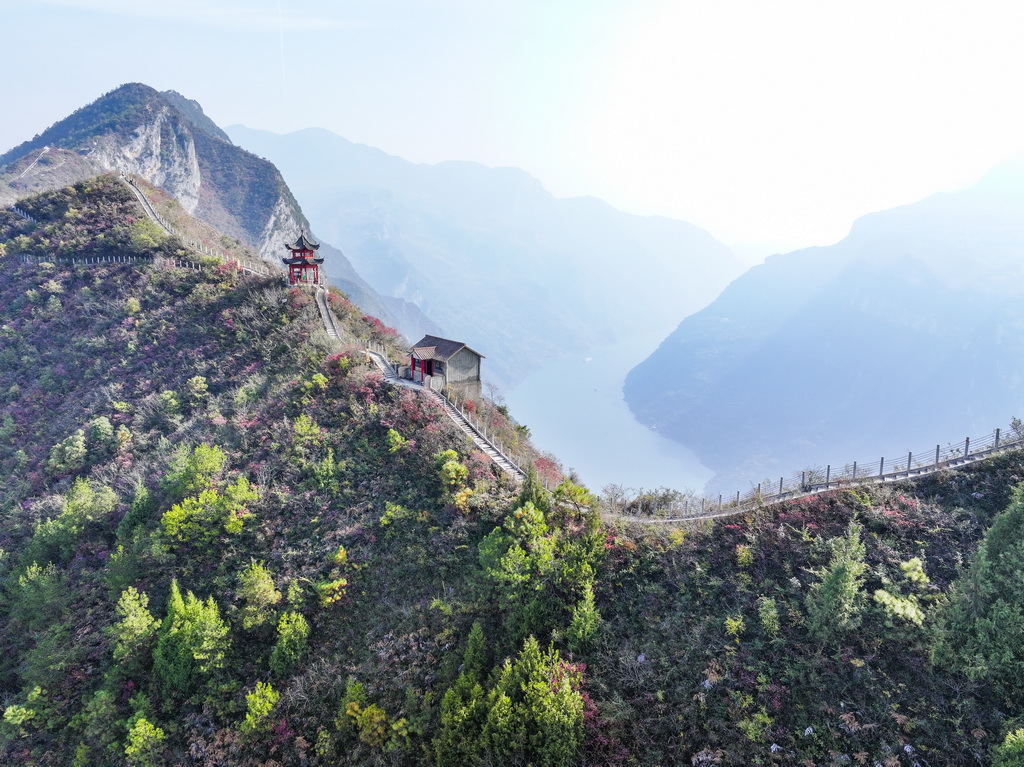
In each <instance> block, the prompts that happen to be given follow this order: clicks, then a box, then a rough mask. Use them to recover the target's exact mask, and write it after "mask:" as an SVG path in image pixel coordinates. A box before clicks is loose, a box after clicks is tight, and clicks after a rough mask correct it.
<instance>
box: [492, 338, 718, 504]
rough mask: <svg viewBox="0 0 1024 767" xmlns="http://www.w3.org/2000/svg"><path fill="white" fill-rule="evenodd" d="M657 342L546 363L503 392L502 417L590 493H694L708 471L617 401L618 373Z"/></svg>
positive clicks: (619, 391)
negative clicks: (619, 489) (617, 488)
mask: <svg viewBox="0 0 1024 767" xmlns="http://www.w3.org/2000/svg"><path fill="white" fill-rule="evenodd" d="M657 343H658V341H657V340H651V341H649V342H647V343H638V342H637V341H636V339H633V340H630V341H629V342H623V343H619V344H615V345H610V346H603V347H601V348H599V349H596V350H594V351H591V352H586V353H583V354H576V355H573V356H569V357H562V358H559V359H554V360H551V361H549V362H548V363H547V364H545V365H544V367H542V368H541V369H540V370H538V371H536V372H535V373H533V374H531V375H530V376H529V377H528V378H526V379H525V380H524V381H523V382H522V383H520V384H519V385H518V386H517V387H516V388H515V389H514V390H513V391H512V392H511V393H509V394H507V395H505V401H506V402H507V404H508V407H509V412H510V413H511V415H512V416H513V417H514V418H515V419H516V420H517V421H518V422H519V423H522V424H525V425H526V426H528V427H529V429H530V434H531V436H532V440H533V444H534V445H535V446H536V447H537V448H538V449H539V450H541V451H547V452H551V453H553V454H554V455H555V456H556V457H557V458H558V459H559V460H560V461H561V463H562V465H563V467H564V468H565V469H566V470H568V469H574V470H575V471H576V473H577V474H578V475H579V478H580V479H581V480H582V482H583V483H584V484H585V485H587V487H589V488H590V489H591V490H592V491H594V492H598V493H599V492H601V490H602V488H604V487H605V486H606V485H610V484H616V485H621V486H623V487H625V488H632V489H641V488H644V489H648V490H651V489H655V488H659V487H669V488H673V489H676V490H687V489H690V490H696V491H699V490H700V489H701V488H703V486H704V484H705V483H706V482H707V481H708V480H709V479H711V476H712V474H713V472H712V471H711V470H710V469H708V468H707V467H705V466H703V465H702V464H701V462H700V461H699V460H698V459H697V457H696V456H695V455H694V454H693V452H691V451H690V450H689V449H687V448H686V447H684V446H683V445H680V444H679V443H678V442H674V441H672V440H670V439H667V438H666V437H662V436H661V435H660V434H658V433H657V432H656V431H653V430H651V429H649V428H647V427H646V426H644V425H643V424H641V423H639V422H638V421H636V420H635V419H634V418H633V415H632V413H631V412H630V410H629V407H628V406H627V405H626V401H625V400H624V399H623V396H622V382H623V380H624V379H625V377H626V374H627V373H628V372H629V371H630V369H631V368H633V367H634V366H636V365H637V364H638V363H640V362H641V361H642V360H643V359H645V358H646V357H647V356H649V355H650V354H651V352H652V351H653V350H654V349H655V347H656V346H657Z"/></svg>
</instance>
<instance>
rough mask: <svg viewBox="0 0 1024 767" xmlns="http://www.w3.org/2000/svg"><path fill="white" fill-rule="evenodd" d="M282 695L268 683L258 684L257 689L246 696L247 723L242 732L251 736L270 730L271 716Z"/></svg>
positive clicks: (243, 723) (242, 727) (243, 724)
mask: <svg viewBox="0 0 1024 767" xmlns="http://www.w3.org/2000/svg"><path fill="white" fill-rule="evenodd" d="M280 697H281V694H280V693H279V692H277V690H275V689H274V688H273V686H271V685H270V684H267V683H266V682H257V683H256V688H255V689H254V690H253V691H252V692H250V693H249V694H248V695H246V696H245V721H244V722H242V726H241V730H242V732H244V733H247V734H249V735H254V734H256V733H260V732H266V731H267V730H269V729H270V722H269V719H270V714H271V712H272V711H273V710H274V706H276V705H277V701H278V699H279V698H280Z"/></svg>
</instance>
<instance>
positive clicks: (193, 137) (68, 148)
mask: <svg viewBox="0 0 1024 767" xmlns="http://www.w3.org/2000/svg"><path fill="white" fill-rule="evenodd" d="M110 171H123V172H125V173H132V174H135V175H137V176H140V177H141V178H143V179H145V180H146V181H148V182H149V183H151V184H153V185H155V186H158V187H161V188H162V189H164V190H165V191H166V192H168V193H169V194H171V195H172V196H174V197H175V198H176V199H177V200H178V201H179V202H180V203H181V205H182V207H184V208H185V210H186V211H187V212H189V213H191V214H194V215H195V216H197V217H198V218H200V219H202V220H204V221H206V222H207V223H209V224H211V225H212V226H214V227H215V228H216V229H218V230H220V231H221V232H223V233H225V234H227V235H228V236H230V237H233V238H236V239H238V240H239V241H240V242H242V243H244V244H246V245H248V246H250V247H252V248H253V249H254V250H256V251H257V252H258V253H259V254H260V255H262V256H263V257H264V258H267V259H269V260H270V261H272V262H275V263H279V262H278V258H279V257H280V256H281V255H282V253H283V252H284V249H283V246H284V243H285V241H291V240H292V239H294V237H295V236H296V235H297V234H298V233H299V230H300V229H305V230H306V231H309V228H310V227H309V221H308V219H307V218H306V216H305V215H304V214H303V212H302V209H301V208H300V207H299V205H298V203H297V202H296V201H295V198H294V197H293V196H292V193H291V191H290V190H289V188H288V185H287V184H286V183H285V181H284V179H283V178H282V177H281V174H280V172H279V171H278V170H277V168H275V167H274V165H273V164H272V163H270V162H268V161H267V160H264V159H261V158H259V157H257V156H256V155H254V154H251V153H250V152H247V151H245V150H243V149H241V148H239V147H237V146H235V145H234V144H232V143H231V139H230V138H228V136H227V134H226V133H224V131H222V130H221V129H220V128H219V127H217V125H215V124H214V122H213V121H212V120H210V118H208V117H207V116H206V115H205V114H204V113H203V110H202V107H200V106H199V104H198V103H197V102H195V101H192V100H190V99H187V98H185V97H184V96H182V95H181V94H179V93H176V92H175V91H165V92H162V93H161V92H160V91H157V90H154V89H153V88H150V87H149V86H147V85H143V84H141V83H129V84H127V85H122V86H120V87H119V88H116V89H115V90H113V91H110V92H109V93H106V94H104V95H103V96H101V97H100V98H99V99H97V100H96V101H94V102H92V103H91V104H89V105H87V106H85V107H82V108H81V109H79V110H77V111H76V112H75V113H74V114H72V115H70V116H68V117H66V118H65V119H63V120H61V121H59V122H58V123H56V124H55V125H53V126H51V127H50V128H48V129H46V130H45V131H43V132H42V133H41V134H39V135H37V136H35V137H34V138H33V139H31V140H30V141H26V142H24V143H22V144H20V145H19V146H17V147H15V148H13V149H11V150H9V151H7V152H5V153H4V154H3V155H0V205H8V204H10V203H11V202H13V201H15V200H17V199H19V198H21V197H25V196H26V195H29V194H31V193H34V192H39V191H44V190H49V189H58V188H62V187H65V186H67V185H69V184H72V183H74V182H76V181H82V180H84V179H87V178H91V177H93V176H96V175H98V174H101V173H107V172H110ZM321 253H322V254H323V255H324V256H325V257H326V259H327V263H328V267H327V268H328V273H329V275H330V278H331V279H332V281H333V282H334V283H335V284H336V285H338V287H339V288H341V289H342V290H344V291H345V292H346V293H348V294H349V296H350V297H351V298H352V299H353V300H354V301H355V302H356V303H357V304H358V305H359V306H361V307H362V308H363V310H364V311H366V312H369V313H370V314H374V315H377V316H380V317H381V318H382V319H384V320H385V321H386V322H388V324H391V325H394V326H396V327H397V328H399V329H400V330H402V331H403V332H405V333H406V334H408V335H411V334H415V333H418V332H422V330H423V329H424V328H427V329H430V330H435V329H436V326H434V325H433V324H432V323H431V322H430V321H429V320H427V318H426V317H424V316H423V314H422V313H421V312H419V310H418V309H416V307H414V306H413V305H412V304H409V303H406V302H404V301H401V300H398V299H393V298H388V297H385V296H381V295H380V294H378V293H377V292H376V291H374V290H373V289H372V288H370V286H369V285H368V284H367V283H366V282H364V281H363V279H362V278H361V277H360V276H359V275H358V274H357V273H356V272H355V270H354V269H353V268H352V266H351V264H349V263H348V261H347V259H346V258H345V256H344V255H343V254H342V253H341V251H339V250H338V249H337V248H333V247H331V246H330V245H329V244H325V245H324V247H323V248H322V250H321Z"/></svg>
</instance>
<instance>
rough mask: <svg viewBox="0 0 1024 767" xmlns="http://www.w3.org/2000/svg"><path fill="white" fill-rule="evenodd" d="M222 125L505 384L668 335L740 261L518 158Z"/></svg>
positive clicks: (379, 278) (372, 268)
mask: <svg viewBox="0 0 1024 767" xmlns="http://www.w3.org/2000/svg"><path fill="white" fill-rule="evenodd" d="M227 131H228V134H229V135H230V136H231V138H232V139H233V140H234V141H235V142H236V143H237V144H239V145H240V146H245V147H247V148H248V149H250V150H252V151H254V152H256V153H257V154H260V155H265V156H266V157H268V158H269V159H271V160H273V162H274V163H275V165H277V167H279V168H280V169H281V171H282V173H283V174H284V176H285V178H287V179H288V183H289V185H290V186H291V188H292V190H293V191H294V192H295V195H296V197H297V198H298V199H299V201H301V203H302V206H303V209H304V210H306V211H307V212H308V214H309V216H310V219H311V220H312V221H313V222H314V225H315V226H316V229H317V231H319V232H322V233H323V236H324V237H326V238H327V239H329V240H331V241H332V242H337V243H340V244H342V245H343V246H344V248H345V253H346V255H347V256H348V257H349V259H351V261H352V264H353V265H354V266H355V268H356V270H357V271H358V272H359V273H360V274H361V275H363V276H364V277H365V278H366V280H367V281H368V282H369V283H370V284H371V285H372V286H373V287H374V288H375V289H376V290H377V291H378V292H380V293H382V294H385V295H393V296H396V297H398V298H402V299H405V300H407V301H409V302H411V303H413V304H415V305H416V306H418V307H419V308H420V309H422V310H423V312H424V313H425V314H426V315H427V316H428V317H430V318H431V319H432V320H434V321H435V322H436V323H437V324H439V325H440V326H441V327H442V328H443V329H444V331H445V332H446V333H447V334H448V335H450V336H452V337H454V338H458V339H460V340H465V341H468V342H470V343H472V345H473V347H474V348H477V349H480V350H481V351H482V352H483V353H484V354H485V355H487V357H488V361H487V368H488V370H489V371H490V372H491V373H492V374H494V375H496V376H497V377H498V378H499V379H500V380H501V381H502V382H503V383H505V384H507V385H514V384H515V383H516V382H517V381H519V380H520V379H521V378H522V377H523V376H525V375H527V374H528V373H529V372H530V371H532V370H534V369H536V368H537V367H539V366H540V365H541V364H543V362H544V361H545V360H546V359H550V358H553V357H557V356H560V355H565V354H568V353H575V352H582V351H585V350H587V349H593V348H595V347H598V346H603V345H606V344H609V343H612V342H615V341H623V340H628V339H630V338H633V337H635V336H638V335H645V336H650V335H651V334H652V333H654V334H657V335H656V336H655V337H658V336H660V335H663V334H664V333H667V332H669V330H670V329H671V328H673V327H674V326H675V325H676V324H677V323H678V322H679V320H680V318H682V317H684V316H686V315H687V314H689V313H691V312H693V311H695V310H697V309H699V308H701V307H702V306H704V305H706V304H707V303H708V302H709V301H711V300H712V299H713V298H714V297H715V296H716V295H717V294H718V292H719V291H720V290H721V289H722V288H723V287H724V286H725V285H726V284H727V283H728V282H729V280H730V279H732V278H733V277H735V276H736V275H738V274H739V273H740V272H741V270H742V267H741V265H740V263H739V262H738V260H737V259H736V258H735V256H734V255H733V254H732V252H731V251H730V250H729V249H728V248H727V247H726V246H724V245H722V244H721V243H720V242H718V241H716V240H715V239H714V238H713V237H711V235H710V234H708V233H707V232H705V231H704V230H702V229H699V228H697V227H695V226H692V225H691V224H687V223H685V222H682V221H674V220H670V219H666V218H658V217H641V216H634V215H630V214H627V213H623V212H621V211H618V210H616V209H614V208H612V207H611V206H609V205H607V204H606V203H604V202H602V201H600V200H598V199H595V198H591V197H585V198H573V199H556V198H554V197H553V196H552V195H551V194H550V193H548V192H547V191H546V190H545V189H544V187H543V186H542V185H541V183H540V182H539V181H538V180H537V179H535V178H533V177H532V176H530V175H529V174H527V173H525V172H524V171H521V170H517V169H514V168H487V167H484V166H482V165H478V164H476V163H469V162H445V163H440V164H437V165H424V164H415V163H411V162H408V161H406V160H403V159H401V158H398V157H394V156H391V155H388V154H386V153H385V152H382V151H381V150H379V149H373V148H371V147H367V146H363V145H359V144H354V143H352V142H350V141H347V140H345V139H344V138H342V137H340V136H337V135H335V134H333V133H330V132H328V131H325V130H319V129H308V130H302V131H297V132H295V133H290V134H288V135H284V136H281V135H276V134H273V133H268V132H265V131H257V130H251V129H249V128H245V127H242V126H233V127H229V128H227Z"/></svg>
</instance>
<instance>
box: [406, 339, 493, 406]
mask: <svg viewBox="0 0 1024 767" xmlns="http://www.w3.org/2000/svg"><path fill="white" fill-rule="evenodd" d="M483 358H484V355H482V354H480V353H479V352H476V351H474V350H473V349H470V348H469V347H468V346H466V344H464V343H462V341H452V340H451V339H448V338H439V337H438V336H429V335H428V336H423V338H422V339H420V341H419V342H418V343H415V344H413V347H412V351H411V353H410V355H409V369H408V371H403V372H407V373H408V375H407V376H406V377H407V378H411V379H412V380H413V381H416V382H417V383H422V384H423V385H424V386H429V387H430V388H431V389H437V390H443V389H448V390H450V391H452V392H453V393H454V394H456V395H457V396H458V397H459V398H460V399H470V400H478V399H480V395H481V393H482V392H481V382H480V360H482V359H483Z"/></svg>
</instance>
